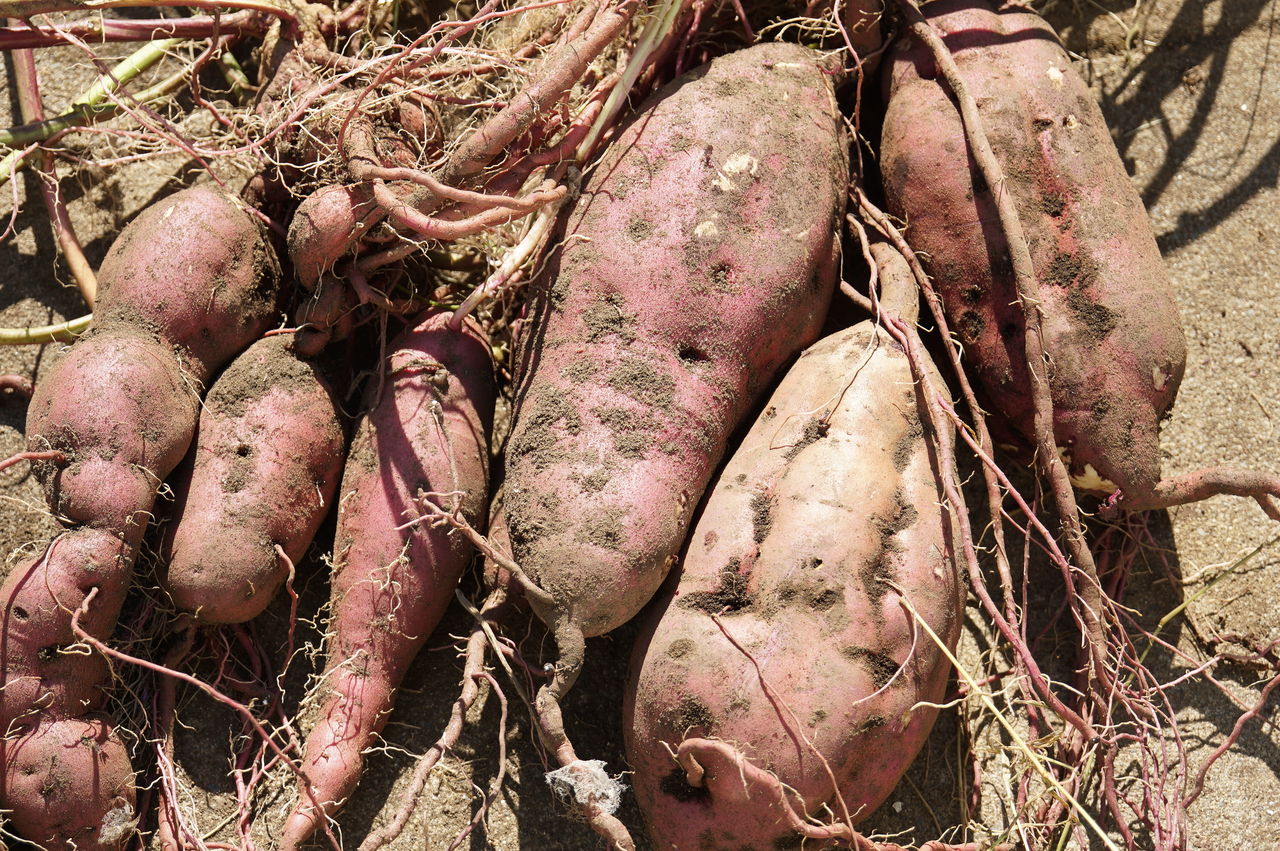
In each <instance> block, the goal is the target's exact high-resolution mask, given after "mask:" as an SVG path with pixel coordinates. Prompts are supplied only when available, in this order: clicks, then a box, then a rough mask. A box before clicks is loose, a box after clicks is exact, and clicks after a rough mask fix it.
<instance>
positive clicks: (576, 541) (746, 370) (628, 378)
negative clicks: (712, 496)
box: [504, 44, 847, 636]
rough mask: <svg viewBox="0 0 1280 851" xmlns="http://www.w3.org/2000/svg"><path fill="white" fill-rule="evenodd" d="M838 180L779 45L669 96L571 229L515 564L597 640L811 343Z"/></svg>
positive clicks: (829, 100) (513, 511)
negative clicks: (753, 408)
mask: <svg viewBox="0 0 1280 851" xmlns="http://www.w3.org/2000/svg"><path fill="white" fill-rule="evenodd" d="M846 173H847V152H846V143H845V137H844V133H843V126H842V121H841V119H840V116H839V112H838V110H837V108H836V103H835V98H834V95H833V91H832V74H831V71H830V69H829V68H828V67H827V66H826V65H825V64H824V62H823V60H822V58H821V57H820V56H819V55H818V54H816V53H813V52H811V51H809V50H806V49H804V48H801V47H798V46H796V45H788V44H765V45H760V46H757V47H754V48H751V49H749V50H743V51H741V52H738V53H735V54H731V55H729V56H726V57H723V58H720V59H717V60H715V61H714V62H712V63H711V64H710V65H709V66H707V67H704V68H701V69H698V70H695V71H694V72H692V73H691V74H690V75H687V76H686V77H684V78H681V79H680V80H677V81H676V82H675V83H673V84H672V85H671V86H669V87H668V88H666V89H664V90H663V91H662V92H660V93H659V94H658V95H657V96H656V97H655V98H654V99H653V100H652V101H651V102H650V103H649V104H648V105H647V106H646V107H645V108H643V109H642V110H641V112H640V114H639V115H638V116H637V117H636V118H635V119H634V120H633V121H632V122H631V123H630V124H629V125H628V126H627V127H626V128H625V129H624V130H623V131H622V132H621V133H620V134H619V136H618V138H617V140H616V141H615V142H614V143H613V144H612V146H611V147H610V149H609V151H608V152H607V153H606V154H605V156H604V158H603V161H602V162H601V163H600V164H599V165H598V166H597V167H596V169H595V172H594V174H593V176H592V177H591V179H590V180H589V181H588V183H587V184H586V186H585V187H584V189H583V192H582V196H581V198H580V200H579V201H578V202H577V204H576V205H575V206H574V207H573V209H572V210H571V211H570V214H569V215H568V218H567V221H566V222H565V223H564V226H563V236H562V239H563V249H562V250H561V251H559V252H558V253H557V254H556V255H555V256H554V257H553V259H552V261H551V268H550V270H549V273H548V274H547V275H546V276H545V280H544V281H543V283H542V286H541V289H540V292H539V295H538V302H537V306H536V308H535V311H536V313H535V316H534V321H533V322H532V323H531V325H532V326H533V327H532V328H531V329H530V330H529V332H528V334H527V342H526V344H525V351H524V352H523V362H522V367H521V375H520V377H519V385H518V390H517V409H516V413H515V423H514V427H513V431H512V434H511V439H510V442H509V444H508V448H507V462H506V470H507V475H506V486H505V506H504V508H505V511H506V516H507V524H508V528H509V532H510V535H511V542H512V544H513V549H514V556H515V559H516V561H517V562H518V563H519V564H520V565H521V566H522V568H523V569H524V570H525V572H527V573H528V574H529V575H530V576H531V577H532V578H533V580H534V581H535V582H537V583H538V584H539V585H540V586H541V587H542V588H543V589H544V590H545V591H547V592H548V593H549V594H550V595H551V597H552V598H554V600H555V601H556V605H557V606H558V607H559V608H560V609H561V610H562V612H567V613H569V618H570V620H571V621H572V622H573V623H574V624H576V625H577V626H578V627H580V629H581V631H582V633H584V634H585V635H588V636H591V635H599V634H601V633H604V632H607V631H609V630H611V629H613V628H615V627H617V626H619V625H620V624H623V623H625V622H626V621H627V620H629V619H630V618H631V617H632V616H634V615H635V614H636V612H638V611H639V610H640V608H641V607H642V606H643V605H644V604H645V603H646V602H647V601H648V600H649V598H650V597H651V596H652V595H653V593H654V592H655V591H656V590H657V588H658V586H659V584H661V582H662V578H663V576H665V575H666V572H667V570H668V569H669V568H670V566H671V564H672V563H673V561H674V559H675V554H676V551H677V550H678V549H679V547H680V544H681V542H682V541H683V539H684V536H685V533H686V531H687V526H688V522H689V518H690V516H691V514H692V512H693V510H694V507H695V505H696V504H697V502H698V499H699V497H700V496H701V494H702V491H703V489H704V488H705V487H706V484H707V482H708V480H709V479H710V477H711V474H712V471H713V470H714V469H715V467H716V465H717V463H718V461H719V459H720V456H721V455H722V453H723V452H724V448H725V443H726V441H727V439H728V436H729V433H730V432H731V431H732V430H733V429H734V427H735V426H736V425H737V423H738V422H739V420H740V419H741V418H742V417H743V416H744V414H745V413H746V412H747V410H748V409H749V407H750V405H751V404H752V402H753V400H754V399H755V398H756V397H757V396H758V395H759V394H760V393H761V392H762V391H763V390H764V389H765V388H766V387H767V386H768V384H769V382H770V380H771V379H772V377H773V375H774V372H775V371H776V370H777V369H778V368H779V367H780V366H781V365H782V364H783V363H784V362H786V361H787V360H788V359H789V358H791V357H792V356H793V355H794V354H795V353H796V352H797V351H799V349H800V348H802V347H803V346H804V345H806V344H808V343H809V342H812V341H813V340H814V339H815V338H816V336H817V334H818V332H819V330H820V328H821V324H822V321H823V318H824V317H825V315H826V310H827V305H828V302H829V298H830V293H831V289H832V286H833V284H834V281H835V278H836V274H837V268H836V267H837V264H836V262H835V255H836V250H837V240H836V234H837V232H838V230H839V216H840V214H841V211H842V208H843V198H844V193H845V182H846ZM539 615H540V616H542V617H543V618H544V620H548V621H550V620H552V619H554V618H555V617H556V615H555V614H554V613H551V612H546V611H539Z"/></svg>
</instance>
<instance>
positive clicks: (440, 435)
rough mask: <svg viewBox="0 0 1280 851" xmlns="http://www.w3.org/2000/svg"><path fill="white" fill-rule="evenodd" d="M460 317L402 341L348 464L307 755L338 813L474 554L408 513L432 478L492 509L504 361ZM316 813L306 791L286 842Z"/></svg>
mask: <svg viewBox="0 0 1280 851" xmlns="http://www.w3.org/2000/svg"><path fill="white" fill-rule="evenodd" d="M448 319H449V314H447V313H434V314H429V315H427V316H426V317H424V318H423V319H422V320H421V321H420V322H419V323H418V324H417V326H416V327H414V328H413V329H411V330H410V331H408V332H407V333H405V334H403V335H402V336H400V337H399V338H398V339H397V340H395V341H394V342H393V343H392V345H391V347H390V357H389V364H388V367H387V370H386V372H385V375H384V378H383V381H382V383H381V385H380V389H381V396H379V397H377V398H376V399H375V398H372V396H373V394H374V393H376V392H377V391H378V390H379V386H378V385H377V382H375V386H374V387H372V388H371V393H370V398H368V400H367V401H368V403H369V404H368V412H367V413H366V415H365V416H364V418H363V420H362V421H361V423H360V425H359V427H358V429H357V432H356V435H355V438H354V440H353V442H352V447H351V451H350V453H349V458H348V461H347V466H346V470H345V472H344V473H343V478H342V492H341V496H340V498H339V506H340V507H339V513H338V531H337V536H336V542H335V544H334V573H333V579H332V583H333V585H332V600H333V603H332V615H331V620H330V638H329V643H328V648H327V649H328V653H329V659H328V664H327V667H326V672H325V681H324V685H323V689H324V690H325V694H326V696H325V700H324V703H323V706H322V708H321V710H320V713H321V714H320V718H319V720H318V721H317V722H316V724H315V726H314V727H313V728H312V731H311V733H310V736H309V737H308V739H307V744H306V750H305V756H304V758H303V770H304V771H305V772H306V774H307V777H308V778H309V779H310V782H311V788H312V791H313V793H314V794H315V797H316V799H317V800H318V801H319V802H320V803H321V804H322V805H323V806H324V807H325V810H326V812H327V813H329V814H332V813H333V812H335V811H336V810H337V809H338V807H339V806H340V804H341V803H342V802H343V801H345V800H346V798H347V797H348V796H349V795H350V794H351V792H352V790H353V789H355V787H356V784H357V782H358V781H359V779H360V771H361V768H362V766H363V764H364V757H363V755H362V753H361V752H362V751H363V750H364V749H365V748H366V747H368V746H369V744H370V743H371V741H372V738H373V736H374V735H375V734H376V733H377V732H378V731H379V730H381V729H382V725H383V724H384V723H385V721H386V718H387V715H388V714H389V713H390V711H391V706H392V702H393V699H394V696H395V690H396V689H397V687H398V686H399V685H400V681H401V679H402V678H403V677H404V675H405V671H406V670H407V669H408V667H409V664H410V663H411V662H412V661H413V659H414V657H415V656H416V655H417V653H418V650H419V649H420V648H421V647H422V645H423V643H424V642H425V641H426V640H427V638H428V636H430V634H431V631H432V630H433V629H435V626H436V624H437V623H438V622H439V620H440V618H441V616H442V615H443V614H444V611H445V609H446V608H447V607H448V605H449V603H450V601H451V600H452V599H453V589H454V586H456V585H457V582H458V578H459V577H460V576H461V575H462V571H463V569H464V568H465V567H466V565H467V564H468V562H469V561H470V559H471V554H472V548H471V545H470V544H469V543H468V542H467V541H466V539H465V538H463V537H462V536H461V535H460V534H457V533H450V532H449V531H448V529H447V528H446V527H434V528H433V527H431V526H429V525H427V524H426V523H423V524H420V525H414V526H410V527H409V528H403V529H398V528H396V527H398V526H403V525H404V524H406V523H409V522H410V521H411V520H413V519H414V518H415V517H418V516H420V514H421V512H420V510H419V509H418V507H417V504H416V502H415V499H416V497H417V496H418V494H419V493H420V492H424V493H425V492H438V493H447V492H460V494H461V496H460V497H459V499H460V500H461V505H460V507H461V513H462V516H463V517H465V518H466V519H467V520H468V522H470V523H471V524H473V525H475V526H477V527H481V526H482V525H483V522H484V516H485V509H486V506H487V498H488V455H489V432H490V429H491V428H492V425H493V409H494V398H495V392H496V391H495V389H494V375H493V361H492V357H491V354H490V350H489V346H488V343H487V341H486V340H485V339H484V338H483V336H482V335H481V333H480V331H479V330H478V327H477V326H476V325H474V324H473V323H471V322H470V321H468V322H466V323H464V324H463V325H462V327H461V328H460V329H459V330H458V331H453V330H450V329H449V328H448V327H447V325H446V322H447V320H448ZM444 499H445V500H446V501H447V500H448V499H449V498H447V497H446V498H444ZM444 504H452V503H449V502H446V503H444ZM315 826H316V821H315V818H314V815H313V813H312V811H311V807H310V806H309V804H308V802H307V800H306V798H305V796H304V797H303V799H302V801H300V803H299V805H298V808H297V809H296V810H295V812H294V813H293V815H292V816H291V817H290V818H289V821H288V822H287V824H286V826H285V831H284V838H283V840H282V843H281V846H280V847H281V849H292V848H296V847H298V846H299V845H300V844H301V843H302V842H303V841H304V840H305V839H306V838H307V837H308V836H309V835H310V834H311V833H312V831H313V830H314V829H315Z"/></svg>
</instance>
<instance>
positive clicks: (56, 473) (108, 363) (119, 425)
mask: <svg viewBox="0 0 1280 851" xmlns="http://www.w3.org/2000/svg"><path fill="white" fill-rule="evenodd" d="M104 299H105V297H104ZM198 389H199V384H198V383H197V382H196V381H195V380H194V378H193V377H192V376H191V375H190V373H188V372H186V371H185V370H184V368H183V366H182V361H181V360H180V359H179V357H178V356H177V355H176V354H175V353H174V351H173V347H172V346H170V345H167V344H165V343H164V342H162V341H160V340H157V339H156V338H155V337H153V336H150V335H149V334H147V333H146V332H143V331H137V332H133V329H124V328H120V327H117V328H115V329H114V330H109V331H103V332H96V331H91V332H90V333H89V334H88V335H86V336H85V337H83V338H81V339H80V340H79V341H77V342H76V344H75V345H74V346H72V347H71V350H70V351H68V352H67V354H66V355H65V356H64V357H63V358H62V359H61V360H59V361H58V362H57V363H56V364H54V367H53V369H52V370H50V371H49V373H48V374H47V375H45V376H44V377H43V379H42V380H41V381H40V383H39V384H38V385H37V386H36V392H35V395H34V396H33V397H32V399H31V407H30V408H28V410H27V444H28V447H29V448H30V449H32V450H36V451H43V450H50V449H52V450H57V451H60V452H62V453H63V455H64V456H65V460H64V461H61V462H55V461H42V462H40V463H38V464H36V465H35V472H36V475H37V476H38V477H39V478H40V479H41V481H42V483H43V484H44V489H45V498H46V501H47V502H48V503H49V506H50V508H51V509H53V511H54V512H55V513H56V514H57V515H58V516H59V517H60V518H62V519H63V521H64V522H65V523H68V524H84V525H88V526H94V527H98V528H104V529H109V530H111V531H112V532H114V533H115V534H116V535H118V536H120V537H122V538H126V539H128V540H129V541H130V542H131V543H135V544H136V543H137V541H138V540H139V539H140V538H141V536H142V531H143V530H144V529H145V528H146V524H147V522H148V521H149V519H150V512H151V509H152V504H153V503H154V501H155V494H156V489H157V488H158V487H159V485H160V482H162V481H163V480H164V477H165V476H167V475H168V474H169V472H170V471H171V470H173V468H174V467H175V466H177V464H178V462H179V461H181V460H182V457H183V456H184V455H185V454H186V452H187V448H188V447H189V446H190V444H191V435H192V433H193V432H194V430H195V426H196V412H197V406H198V405H199V397H198V395H197V392H198Z"/></svg>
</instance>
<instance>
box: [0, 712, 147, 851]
mask: <svg viewBox="0 0 1280 851" xmlns="http://www.w3.org/2000/svg"><path fill="white" fill-rule="evenodd" d="M0 751H3V753H2V758H3V760H4V788H3V789H0V796H3V798H4V800H6V801H22V802H26V803H27V805H26V806H20V807H16V808H15V811H14V812H13V813H12V814H11V815H10V816H9V819H10V822H11V825H10V827H11V829H12V830H13V831H14V832H15V833H17V834H19V835H21V836H22V837H24V838H26V839H29V840H32V841H34V842H37V843H39V844H40V845H41V846H43V847H44V848H47V849H50V851H53V849H68V851H70V849H75V851H115V849H118V848H121V847H123V845H124V843H125V841H126V840H127V839H129V837H131V836H132V835H133V833H134V830H135V829H136V827H137V818H136V816H135V809H134V806H135V792H134V776H133V770H132V769H131V768H130V767H129V755H128V751H127V749H126V748H125V745H124V742H123V741H121V740H120V737H119V736H118V735H116V733H115V732H114V730H113V729H112V728H111V725H110V722H109V721H108V720H107V719H106V718H104V717H102V716H100V715H97V714H90V715H86V716H83V717H79V718H67V719H62V720H56V721H45V722H42V723H41V724H40V726H39V727H37V728H36V729H34V730H31V731H29V732H26V733H23V734H22V735H20V736H15V737H13V738H6V739H4V740H3V741H2V742H0Z"/></svg>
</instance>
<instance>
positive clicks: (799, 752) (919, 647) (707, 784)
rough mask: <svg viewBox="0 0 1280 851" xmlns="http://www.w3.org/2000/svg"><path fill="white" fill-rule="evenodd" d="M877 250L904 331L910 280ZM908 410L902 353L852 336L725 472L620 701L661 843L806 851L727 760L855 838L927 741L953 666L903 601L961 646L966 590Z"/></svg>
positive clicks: (764, 421) (785, 400) (798, 378)
mask: <svg viewBox="0 0 1280 851" xmlns="http://www.w3.org/2000/svg"><path fill="white" fill-rule="evenodd" d="M877 249H878V250H877V261H878V262H879V263H880V265H881V274H882V279H883V278H890V279H894V280H896V282H897V285H898V292H899V293H900V294H904V295H898V296H897V297H896V299H895V300H894V301H893V302H892V304H893V309H892V310H891V312H893V313H899V314H904V315H905V317H906V318H908V319H909V318H911V317H913V316H914V296H915V289H914V282H913V281H912V279H911V276H910V272H909V271H908V270H907V268H906V264H905V262H904V261H903V260H902V259H901V257H900V256H899V255H897V254H896V252H894V251H892V250H891V249H890V250H883V246H877ZM933 379H934V381H935V382H936V383H937V386H939V387H941V386H943V385H942V383H941V380H940V378H939V377H938V376H937V375H936V374H934V375H933ZM919 405H920V399H919V397H918V393H917V389H916V385H915V381H914V376H913V374H912V371H911V368H910V365H909V363H908V360H907V358H906V356H905V354H904V353H903V351H902V349H901V347H900V346H899V345H898V344H897V343H896V342H895V341H894V340H893V339H892V338H891V337H890V336H889V335H888V334H887V333H886V332H885V331H883V330H882V329H880V328H878V327H877V326H876V324H875V323H873V322H870V321H868V322H863V323H862V324H860V325H857V326H855V327H853V328H850V329H847V330H845V331H842V332H839V333H837V334H834V335H832V336H830V337H827V338H826V339H824V340H822V341H820V342H819V343H817V344H815V345H814V346H812V347H811V348H809V349H808V350H806V351H805V353H804V354H803V355H801V357H800V360H799V361H798V362H797V363H796V364H795V366H793V367H792V368H791V370H790V371H789V372H788V373H787V375H786V377H785V378H784V379H783V381H782V384H781V385H780V386H779V387H778V389H777V390H776V391H775V392H774V394H773V395H772V396H771V397H770V399H769V401H768V403H767V404H766V406H765V409H764V412H763V413H762V414H761V415H760V417H759V419H757V420H756V423H755V425H754V426H753V427H752V429H751V431H750V432H749V433H748V434H747V436H746V437H745V438H744V439H743V442H742V445H741V446H740V447H739V448H738V449H737V450H736V451H735V452H734V455H733V457H732V458H731V459H730V460H729V462H728V464H727V465H726V466H725V468H724V470H723V472H722V473H721V474H720V477H719V479H718V480H717V482H716V484H715V486H714V488H713V489H712V491H711V494H710V496H709V497H708V499H707V503H706V507H705V508H704V509H703V511H702V514H701V516H700V517H699V519H698V522H697V525H696V526H695V528H694V531H693V535H692V537H691V539H690V543H689V547H688V552H687V554H686V556H685V558H684V561H683V563H682V564H681V565H680V568H679V575H678V581H673V582H670V583H668V586H667V589H666V591H665V592H664V596H663V597H662V598H661V599H660V601H659V602H657V603H656V604H655V608H654V610H653V611H652V613H651V614H650V615H649V616H647V620H646V622H645V625H644V627H643V628H642V630H641V635H640V636H639V638H638V640H637V644H636V649H635V651H634V659H633V671H632V679H631V682H630V684H629V687H628V690H627V695H626V706H625V709H624V721H623V731H624V734H625V735H626V741H627V755H628V760H629V761H630V764H631V767H632V768H633V769H634V771H635V777H634V780H635V790H636V798H637V800H638V801H639V803H640V806H641V809H642V810H643V811H644V814H645V818H646V821H647V823H648V825H649V830H650V833H651V835H652V837H653V842H654V847H655V848H701V849H712V848H723V849H747V848H752V849H776V848H792V847H797V848H798V847H800V845H801V841H802V839H804V838H805V837H804V836H802V835H800V834H797V833H796V832H795V830H794V828H793V826H792V825H791V823H790V821H789V819H788V818H787V816H786V809H785V807H784V806H783V805H782V804H781V802H780V801H779V800H777V799H776V798H774V797H771V795H770V794H769V792H770V788H769V787H768V786H767V785H765V784H763V783H761V782H760V778H759V777H753V776H752V772H747V771H744V770H743V769H742V767H741V766H740V765H739V764H738V762H739V760H745V761H747V762H749V763H750V764H751V765H753V766H755V767H756V769H757V770H759V771H767V772H771V773H772V774H774V775H776V778H777V780H780V781H781V782H782V783H783V784H785V785H786V787H788V788H790V789H791V790H794V791H793V792H791V793H788V794H787V795H786V799H787V801H788V804H789V806H790V807H792V808H793V809H794V810H795V811H796V812H798V813H808V814H811V815H816V814H818V813H820V812H822V808H823V807H824V806H825V807H829V808H830V812H832V813H834V814H835V817H836V819H837V820H839V819H842V818H844V817H846V816H847V817H851V820H852V822H853V823H856V822H857V821H858V820H860V819H861V818H863V817H865V816H866V815H868V814H870V813H871V811H872V810H874V809H875V807H876V806H877V805H879V803H880V802H881V801H882V800H883V799H884V798H885V797H886V796H887V795H888V794H889V793H890V792H891V791H892V790H893V788H894V786H895V785H896V784H897V782H898V779H899V778H900V777H901V775H902V774H903V772H904V771H906V769H907V767H908V766H909V765H910V763H911V760H912V759H913V757H914V756H915V753H916V751H917V750H918V749H919V748H920V746H921V745H922V744H923V743H924V740H925V738H926V736H927V735H928V732H929V729H930V727H931V726H932V724H933V719H934V716H935V714H936V712H935V710H934V709H933V708H931V707H917V706H916V704H917V703H918V702H920V701H935V702H936V701H938V700H939V699H940V698H941V696H942V692H943V689H944V687H945V685H946V677H947V672H948V670H949V664H948V662H947V660H946V657H945V656H944V655H943V654H942V652H941V651H940V650H939V648H938V647H937V645H935V644H934V643H932V642H931V641H930V640H929V639H928V638H927V637H925V635H924V633H923V631H922V630H921V629H920V627H919V626H918V625H917V623H916V622H915V619H914V616H913V615H911V614H909V613H908V611H907V608H906V605H905V603H906V602H908V601H909V603H910V605H911V606H912V607H914V608H915V610H916V612H917V613H918V614H919V616H920V617H922V618H923V619H924V620H925V621H926V622H927V623H928V624H929V625H930V626H931V627H932V628H933V630H934V631H935V632H936V633H937V634H938V635H939V636H941V637H942V639H943V640H944V641H946V642H947V643H949V644H950V645H951V646H953V647H954V644H955V641H956V638H957V636H958V634H959V626H960V612H961V609H962V607H963V586H962V584H961V581H960V577H959V574H958V571H957V566H956V564H955V563H954V561H953V559H952V547H951V541H950V538H949V535H950V533H949V531H948V525H947V522H946V517H945V510H944V509H943V507H942V500H943V496H942V494H941V491H940V487H939V485H938V481H937V476H938V472H937V470H936V468H935V463H934V459H933V457H932V454H931V451H930V445H929V443H928V442H927V441H926V440H925V437H924V425H923V421H922V418H921V410H920V407H919ZM674 579H675V577H673V580H674ZM668 748H670V750H669V749H668ZM673 752H674V753H675V754H676V757H675V758H673V756H672V754H673ZM819 755H821V756H819ZM822 759H825V760H826V763H827V764H828V765H829V766H830V769H831V771H832V772H833V773H834V776H835V780H836V782H837V784H838V786H837V788H834V789H833V788H832V784H831V779H830V777H829V775H828V773H827V769H826V767H825V766H824V764H823V762H822ZM827 818H828V819H829V818H830V816H827ZM850 826H851V825H850ZM808 838H809V839H820V838H823V836H821V835H820V834H819V833H811V834H809V835H808ZM826 838H830V837H829V836H828V837H826Z"/></svg>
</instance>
